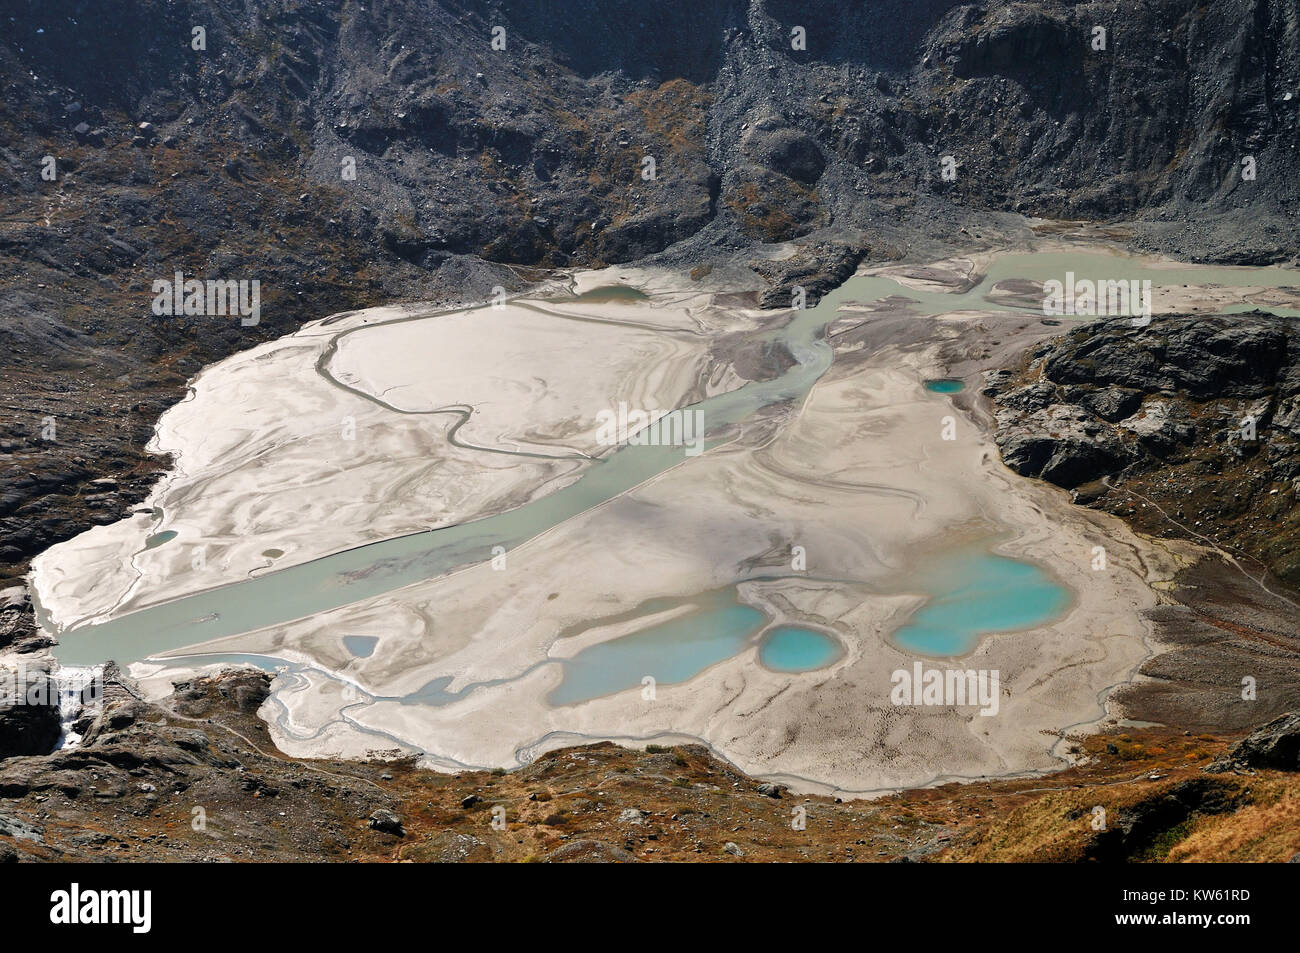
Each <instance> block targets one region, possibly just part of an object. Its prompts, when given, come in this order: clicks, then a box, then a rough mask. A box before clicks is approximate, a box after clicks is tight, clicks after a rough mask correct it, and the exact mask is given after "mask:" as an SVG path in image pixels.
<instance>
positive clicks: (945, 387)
mask: <svg viewBox="0 0 1300 953" xmlns="http://www.w3.org/2000/svg"><path fill="white" fill-rule="evenodd" d="M925 389H926V390H928V391H934V393H936V394H956V393H957V392H958V391H962V390H965V389H966V385H965V384H963V383H962V382H961V381H959V380H955V379H954V378H951V377H945V378H941V379H939V380H933V381H926V382H925Z"/></svg>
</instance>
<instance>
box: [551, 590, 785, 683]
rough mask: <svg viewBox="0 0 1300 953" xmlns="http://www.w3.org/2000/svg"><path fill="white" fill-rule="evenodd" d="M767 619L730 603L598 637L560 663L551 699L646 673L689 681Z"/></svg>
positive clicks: (638, 679)
mask: <svg viewBox="0 0 1300 953" xmlns="http://www.w3.org/2000/svg"><path fill="white" fill-rule="evenodd" d="M765 621H766V619H765V618H764V616H763V613H761V612H759V611H758V610H757V609H755V608H753V607H751V606H746V605H740V604H738V603H735V602H732V603H729V604H723V605H721V606H707V607H705V608H703V609H702V610H701V611H699V612H692V613H691V614H690V615H686V616H682V617H680V618H677V619H670V620H669V621H667V622H664V623H661V624H660V625H656V626H652V627H650V628H648V629H644V630H642V631H640V632H633V633H632V634H631V635H625V636H623V637H622V638H618V639H610V640H609V641H608V642H598V643H596V644H595V645H590V646H588V647H587V648H585V649H582V650H581V651H580V652H578V653H577V654H576V655H575V656H573V658H571V659H566V660H564V662H562V663H561V664H562V665H563V668H564V680H563V681H562V682H560V684H559V685H558V686H557V687H556V689H555V690H554V691H553V692H551V694H550V696H549V698H548V699H547V700H548V701H549V702H550V703H551V704H552V705H573V704H576V703H577V702H585V701H590V700H591V699H593V698H600V697H601V696H602V695H612V694H613V693H614V692H621V691H623V690H624V689H628V688H633V687H635V686H638V685H640V684H641V679H643V678H645V676H647V675H650V676H652V677H653V678H654V680H655V682H656V683H659V684H663V685H673V684H676V683H678V682H685V681H687V680H688V679H691V678H694V677H695V676H696V675H698V674H699V673H700V672H702V671H704V670H705V669H706V668H708V667H709V666H710V665H715V664H717V663H718V662H721V661H722V660H723V659H729V658H731V657H732V656H733V655H735V654H736V653H737V652H739V651H740V650H741V649H743V648H744V647H745V645H746V644H747V643H748V642H749V640H750V638H751V637H752V636H753V635H754V633H755V632H757V631H758V630H759V628H761V627H762V625H763V623H764V622H765Z"/></svg>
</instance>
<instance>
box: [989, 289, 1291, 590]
mask: <svg viewBox="0 0 1300 953" xmlns="http://www.w3.org/2000/svg"><path fill="white" fill-rule="evenodd" d="M985 393H986V394H988V395H989V396H991V397H992V398H993V400H994V401H995V403H996V405H997V420H998V434H997V443H998V446H999V448H1000V449H1001V451H1002V458H1003V460H1004V462H1005V463H1006V464H1007V466H1009V467H1011V468H1012V469H1013V470H1015V471H1016V472H1017V473H1020V474H1022V475H1023V476H1030V477H1039V478H1041V479H1044V480H1047V481H1049V482H1052V483H1055V484H1057V485H1059V486H1063V487H1066V488H1070V489H1076V490H1077V493H1078V499H1079V501H1081V502H1088V503H1089V504H1091V505H1097V506H1102V507H1105V508H1106V509H1109V510H1111V511H1112V512H1115V513H1117V514H1119V515H1121V516H1124V517H1125V518H1126V519H1130V520H1131V521H1134V522H1136V523H1137V525H1138V527H1139V528H1141V529H1144V530H1146V531H1149V532H1153V533H1156V534H1158V535H1175V536H1176V535H1197V536H1200V537H1202V538H1203V539H1211V540H1216V541H1217V540H1221V541H1222V542H1223V543H1224V544H1225V545H1228V546H1232V547H1234V548H1237V549H1238V550H1240V551H1244V552H1246V553H1248V554H1251V555H1254V556H1256V557H1258V558H1259V559H1260V560H1261V561H1263V562H1264V563H1265V564H1267V565H1268V566H1269V568H1270V569H1272V571H1273V572H1274V573H1275V574H1276V575H1278V576H1279V577H1280V578H1282V579H1283V580H1285V581H1287V582H1289V583H1290V584H1291V585H1293V586H1294V585H1300V482H1298V481H1300V328H1297V327H1296V325H1295V322H1293V321H1290V320H1288V319H1285V318H1275V317H1272V316H1270V315H1265V314H1260V313H1255V314H1249V315H1237V316H1232V317H1215V318H1190V317H1176V318H1167V319H1160V320H1156V321H1154V322H1153V323H1152V324H1150V325H1149V326H1147V327H1144V328H1135V327H1133V326H1132V325H1131V323H1129V322H1127V321H1116V322H1097V323H1093V324H1089V325H1087V326H1085V327H1083V328H1080V329H1078V330H1076V331H1074V332H1072V333H1070V334H1068V335H1065V336H1064V337H1061V338H1059V339H1057V340H1055V341H1053V342H1051V343H1049V344H1046V345H1043V346H1042V347H1040V348H1039V349H1038V350H1037V351H1036V352H1035V353H1034V354H1033V355H1031V356H1030V358H1029V362H1028V364H1027V367H1026V368H1025V370H1024V371H1023V372H1022V373H1018V374H1013V373H1011V372H1009V371H1004V372H998V373H995V374H991V375H990V376H989V378H988V381H987V386H986V388H985Z"/></svg>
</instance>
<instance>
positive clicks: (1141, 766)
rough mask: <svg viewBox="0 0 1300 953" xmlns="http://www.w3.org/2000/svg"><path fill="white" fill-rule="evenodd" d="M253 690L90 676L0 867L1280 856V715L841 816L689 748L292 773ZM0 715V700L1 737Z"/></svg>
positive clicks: (1286, 757)
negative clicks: (72, 734) (485, 766)
mask: <svg viewBox="0 0 1300 953" xmlns="http://www.w3.org/2000/svg"><path fill="white" fill-rule="evenodd" d="M267 692H268V684H267V679H266V676H265V675H263V674H261V673H255V672H250V671H241V672H230V673H226V674H224V675H222V676H220V677H217V678H211V679H208V678H201V679H196V680H194V681H191V682H185V683H181V684H179V685H177V686H176V692H175V694H174V695H172V696H171V697H170V698H169V699H167V700H166V701H165V702H164V703H163V704H161V705H157V706H156V705H150V704H147V703H144V702H141V701H139V700H138V699H137V698H136V697H135V696H134V695H133V693H132V691H131V689H130V686H129V683H127V682H124V681H122V680H120V679H119V678H118V677H117V676H116V675H115V674H114V673H110V676H109V679H108V681H107V685H106V688H105V691H104V694H103V703H102V705H101V706H99V707H98V708H96V709H95V710H93V711H87V712H86V714H85V716H84V717H83V718H82V719H81V720H80V725H79V727H80V728H81V730H84V731H85V739H84V743H83V744H82V746H80V747H78V748H75V749H73V750H70V751H65V752H56V753H54V754H52V755H46V756H14V757H9V758H7V759H4V760H0V862H5V861H9V862H14V861H87V860H88V861H124V860H188V861H198V860H201V861H223V860H224V861H248V860H254V859H256V860H295V861H301V860H335V861H343V860H354V861H378V862H383V861H441V862H471V863H473V862H483V861H507V862H509V861H517V862H519V861H521V862H531V861H543V862H551V863H558V862H566V861H595V862H634V861H651V862H653V861H715V862H716V861H726V862H748V861H774V860H787V861H796V860H803V861H813V860H815V861H837V862H839V861H847V862H852V861H859V862H862V861H875V862H883V861H892V862H909V861H911V862H945V861H959V860H991V861H1009V860H1036V861H1049V860H1050V861H1101V862H1114V861H1129V860H1156V861H1164V860H1171V861H1173V860H1178V861H1189V860H1238V861H1242V860H1251V861H1284V860H1294V859H1296V858H1297V857H1300V828H1297V826H1296V825H1295V824H1294V817H1295V814H1296V810H1297V805H1300V762H1297V761H1296V751H1297V746H1298V745H1300V716H1295V715H1292V716H1290V717H1289V718H1284V719H1279V720H1277V721H1275V722H1273V723H1271V724H1269V725H1267V726H1265V727H1264V728H1262V729H1260V730H1259V731H1258V732H1255V733H1253V734H1251V735H1250V736H1249V737H1248V738H1247V739H1246V740H1244V741H1243V742H1242V743H1240V744H1238V745H1236V746H1232V747H1230V745H1229V742H1228V740H1226V739H1224V738H1221V737H1216V736H1212V735H1204V734H1200V735H1194V734H1192V733H1191V732H1182V731H1175V730H1170V729H1146V730H1142V731H1131V730H1130V731H1122V730H1118V729H1117V730H1115V731H1112V732H1110V733H1108V734H1103V735H1096V736H1091V737H1088V738H1080V739H1075V740H1073V741H1071V742H1070V744H1071V747H1072V749H1073V750H1074V751H1075V753H1076V757H1078V758H1079V759H1080V764H1079V766H1077V767H1073V768H1069V769H1068V770H1066V771H1064V772H1061V773H1059V774H1054V775H1050V776H1048V777H1045V778H1025V779H1019V780H1004V781H977V782H973V783H970V784H948V785H944V786H942V787H937V788H931V789H925V790H917V791H909V792H907V793H905V794H901V795H896V796H893V797H887V798H881V799H878V800H874V801H849V802H844V803H841V802H840V801H839V800H838V799H835V798H830V797H820V796H819V797H802V796H795V795H792V794H791V793H790V792H789V791H788V790H785V789H783V788H781V787H779V786H775V785H771V784H761V783H759V782H757V781H754V780H753V779H751V778H749V777H746V776H745V775H744V774H742V773H740V772H738V771H736V770H735V769H734V768H732V767H731V766H729V765H727V764H725V763H724V762H722V761H719V760H718V759H717V758H715V757H713V756H712V755H711V754H710V753H709V752H708V751H707V750H706V749H705V748H703V747H700V746H696V745H690V746H684V747H673V748H666V747H657V746H654V745H651V746H648V747H647V748H646V749H644V750H633V749H627V748H620V747H618V746H616V745H613V744H608V743H605V744H598V745H589V746H585V747H579V748H567V749H564V750H560V751H554V752H551V753H549V754H545V755H543V756H541V757H540V758H538V759H537V760H536V761H535V762H534V763H532V764H530V765H529V766H527V767H526V768H522V769H520V770H518V771H513V772H508V773H507V772H499V771H498V772H485V771H471V772H465V773H462V774H458V775H445V774H437V773H433V772H429V771H423V770H420V769H418V768H416V767H415V766H414V765H412V764H411V763H410V762H408V761H369V762H355V761H353V762H318V761H295V760H293V759H289V758H286V757H285V756H284V755H282V754H281V753H280V752H278V751H277V750H276V749H275V747H274V745H273V744H272V743H271V742H270V740H269V738H268V737H267V734H266V729H265V725H264V724H263V723H262V722H261V721H259V720H258V718H257V717H256V715H255V712H256V710H257V708H258V706H259V705H260V703H261V701H262V700H263V699H264V698H265V697H266V694H267ZM13 710H14V709H13V708H5V707H4V706H0V727H2V726H3V725H4V723H5V719H6V718H8V717H10V715H11V714H12V712H13ZM0 737H2V734H0ZM7 753H8V752H4V751H0V757H3V755H4V754H7ZM1207 769H1209V770H1208V771H1207ZM1099 807H1100V808H1102V809H1103V810H1104V811H1105V812H1106V820H1107V823H1106V826H1105V830H1100V831H1099V830H1096V829H1095V825H1094V823H1093V821H1094V817H1095V816H1096V809H1097V808H1099Z"/></svg>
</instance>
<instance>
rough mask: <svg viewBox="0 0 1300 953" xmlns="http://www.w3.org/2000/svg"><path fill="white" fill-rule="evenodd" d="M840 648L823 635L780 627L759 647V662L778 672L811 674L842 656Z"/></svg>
mask: <svg viewBox="0 0 1300 953" xmlns="http://www.w3.org/2000/svg"><path fill="white" fill-rule="evenodd" d="M840 654H841V653H840V645H839V643H838V642H837V641H835V639H833V638H831V637H830V636H829V635H826V634H825V633H824V632H814V631H813V630H812V629H800V628H797V627H795V626H788V625H783V626H778V627H777V628H775V629H773V630H772V631H771V632H769V633H768V634H767V636H766V637H765V638H764V639H763V644H762V645H760V646H759V647H758V660H759V661H760V662H762V663H763V664H764V665H766V666H767V667H768V668H770V669H774V670H776V671H778V672H811V671H813V670H814V669H818V668H825V667H826V666H827V665H830V664H831V663H832V662H834V661H835V660H836V659H838V658H839V657H840Z"/></svg>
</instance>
